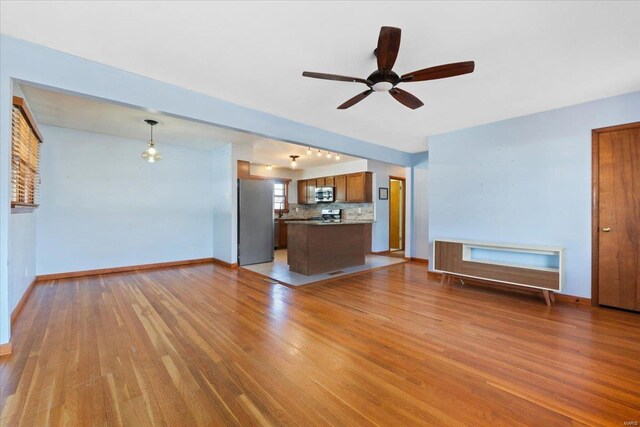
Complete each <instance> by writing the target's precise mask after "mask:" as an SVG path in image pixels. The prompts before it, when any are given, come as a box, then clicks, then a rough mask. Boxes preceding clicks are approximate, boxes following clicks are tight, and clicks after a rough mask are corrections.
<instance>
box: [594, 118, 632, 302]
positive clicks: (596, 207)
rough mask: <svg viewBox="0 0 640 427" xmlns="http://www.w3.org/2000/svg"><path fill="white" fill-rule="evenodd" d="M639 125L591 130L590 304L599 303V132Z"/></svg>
mask: <svg viewBox="0 0 640 427" xmlns="http://www.w3.org/2000/svg"><path fill="white" fill-rule="evenodd" d="M637 127H640V122H633V123H627V124H623V125H616V126H608V127H604V128H598V129H592V130H591V305H592V306H594V307H598V306H599V305H600V293H599V292H600V283H599V282H600V278H599V274H600V265H599V262H600V218H599V216H600V215H599V209H600V194H599V187H598V183H599V181H600V168H599V165H600V134H602V133H606V132H615V131H619V130H626V129H634V128H637Z"/></svg>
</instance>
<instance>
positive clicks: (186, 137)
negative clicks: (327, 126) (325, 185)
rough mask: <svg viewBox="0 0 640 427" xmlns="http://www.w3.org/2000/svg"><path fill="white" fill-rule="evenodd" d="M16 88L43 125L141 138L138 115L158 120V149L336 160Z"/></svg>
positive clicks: (144, 130)
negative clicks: (224, 149) (242, 148)
mask: <svg viewBox="0 0 640 427" xmlns="http://www.w3.org/2000/svg"><path fill="white" fill-rule="evenodd" d="M20 89H21V90H22V92H23V94H24V96H25V98H26V99H27V103H28V105H29V109H30V110H31V111H32V112H33V115H34V116H35V118H36V121H37V122H38V123H39V124H43V125H52V126H59V127H65V128H70V129H79V130H84V131H88V132H96V133H101V134H105V135H114V136H120V137H124V138H133V139H139V140H145V141H146V140H148V139H149V125H147V124H146V123H145V122H144V120H145V119H154V120H157V121H158V124H157V125H156V126H155V127H154V140H155V141H156V142H157V143H158V147H159V148H160V149H162V148H161V147H162V145H163V144H172V145H182V146H186V147H192V148H199V149H214V148H216V147H219V146H222V145H224V144H228V143H235V144H250V145H251V146H252V147H253V160H254V162H255V163H258V164H272V165H276V166H281V167H289V164H290V161H291V160H290V158H289V155H291V154H297V155H299V156H300V159H299V169H307V168H312V167H317V166H325V165H328V164H333V163H335V162H336V160H335V159H327V158H326V152H324V151H323V156H322V157H318V156H316V155H313V156H307V155H306V151H307V147H302V146H299V145H295V144H289V143H286V142H281V141H274V140H271V139H267V138H263V137H260V136H256V135H251V134H247V133H242V132H237V131H233V130H229V129H224V128H220V127H216V126H212V125H208V124H203V123H198V122H194V121H190V120H185V119H181V118H177V117H172V116H167V115H164V114H160V113H154V112H148V111H145V110H142V109H138V108H132V107H128V106H123V105H116V104H113V103H108V102H103V101H98V100H94V99H88V98H83V97H79V96H73V95H68V94H63V93H59V92H52V91H48V90H43V89H40V88H35V87H31V86H26V85H21V86H20ZM351 160H356V157H351V156H345V155H342V156H341V159H340V161H341V162H346V161H351Z"/></svg>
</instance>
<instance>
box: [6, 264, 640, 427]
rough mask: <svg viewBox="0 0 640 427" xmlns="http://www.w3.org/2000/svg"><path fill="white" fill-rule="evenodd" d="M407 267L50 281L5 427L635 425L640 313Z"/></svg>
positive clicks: (18, 352) (13, 366)
mask: <svg viewBox="0 0 640 427" xmlns="http://www.w3.org/2000/svg"><path fill="white" fill-rule="evenodd" d="M426 276H427V273H426V268H425V266H424V265H420V264H416V263H406V264H400V265H397V266H391V267H389V268H387V269H382V270H376V271H373V272H371V273H365V274H362V275H358V276H354V277H347V278H343V279H337V280H335V281H333V282H329V283H324V284H319V285H309V286H305V287H299V288H288V287H285V286H283V285H278V284H272V283H269V282H268V281H266V280H263V279H261V278H259V277H257V276H256V275H254V274H251V273H247V272H242V271H240V270H229V269H226V268H223V267H218V266H213V265H199V266H190V267H183V268H171V269H161V270H154V271H142V272H135V273H120V274H111V275H103V276H93V277H85V278H76V279H66V280H56V281H50V282H45V283H42V284H39V285H38V286H36V287H35V289H34V290H33V292H32V294H31V296H30V298H29V300H28V302H27V304H26V305H25V307H24V309H23V311H22V313H21V314H20V316H19V317H18V319H17V321H16V323H15V324H14V327H15V329H14V334H13V343H14V354H13V356H10V357H4V358H2V359H0V376H1V377H0V379H1V393H2V394H1V398H0V405H1V407H2V412H1V418H0V419H1V424H2V425H6V426H15V425H29V426H32V425H47V424H51V425H60V424H70V425H78V424H82V425H104V424H105V423H108V424H110V425H119V424H124V425H130V426H143V425H164V424H167V425H189V426H190V425H284V424H286V425H304V426H310V425H350V426H354V425H387V426H388V425H421V424H427V425H444V424H447V425H452V424H459V423H464V424H468V425H515V424H536V425H554V426H558V425H569V424H571V423H572V422H578V423H584V424H589V425H596V424H600V425H601V424H614V425H622V424H623V422H624V421H631V420H638V419H639V418H640V392H639V390H640V369H638V368H639V358H638V355H639V354H640V320H639V317H638V316H637V314H631V313H627V312H623V311H614V310H608V309H602V308H601V309H591V308H590V307H586V306H577V305H573V304H569V303H557V304H555V305H553V306H552V307H550V308H547V306H546V305H545V304H544V302H543V301H542V300H541V299H540V298H539V297H534V296H532V297H523V296H521V295H516V294H513V293H508V292H501V291H493V290H487V289H480V288H474V287H470V286H460V285H457V284H454V285H452V286H446V285H445V286H440V285H439V280H438V279H437V278H432V279H427V277H426Z"/></svg>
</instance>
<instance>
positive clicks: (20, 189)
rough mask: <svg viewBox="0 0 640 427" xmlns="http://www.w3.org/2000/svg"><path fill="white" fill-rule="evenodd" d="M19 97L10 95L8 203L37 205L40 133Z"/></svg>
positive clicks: (28, 205)
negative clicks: (11, 114) (11, 100)
mask: <svg viewBox="0 0 640 427" xmlns="http://www.w3.org/2000/svg"><path fill="white" fill-rule="evenodd" d="M32 122H33V119H32V117H31V114H30V113H29V112H28V110H27V109H26V107H25V105H24V101H23V100H22V98H18V97H14V103H13V116H12V123H11V189H12V196H11V207H20V206H23V207H34V208H35V207H37V206H38V193H39V187H40V175H39V166H40V143H41V142H42V137H41V136H40V134H39V132H38V131H37V128H36V127H35V123H32Z"/></svg>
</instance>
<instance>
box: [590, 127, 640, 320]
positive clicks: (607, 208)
mask: <svg viewBox="0 0 640 427" xmlns="http://www.w3.org/2000/svg"><path fill="white" fill-rule="evenodd" d="M593 145H594V147H593V154H594V156H593V162H594V165H593V166H594V174H593V175H594V177H593V180H594V212H593V214H594V215H593V216H594V230H593V231H594V236H593V237H594V249H595V248H597V253H594V260H593V263H594V267H597V268H595V269H596V270H597V274H594V276H595V277H597V283H594V285H595V286H594V288H596V289H594V292H593V294H594V295H592V299H595V300H596V303H598V304H601V305H607V306H611V307H619V308H625V309H628V310H636V311H640V123H635V124H631V125H623V126H615V127H612V128H606V129H599V130H595V131H594V139H593ZM594 273H596V272H595V271H594ZM596 291H597V293H596Z"/></svg>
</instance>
